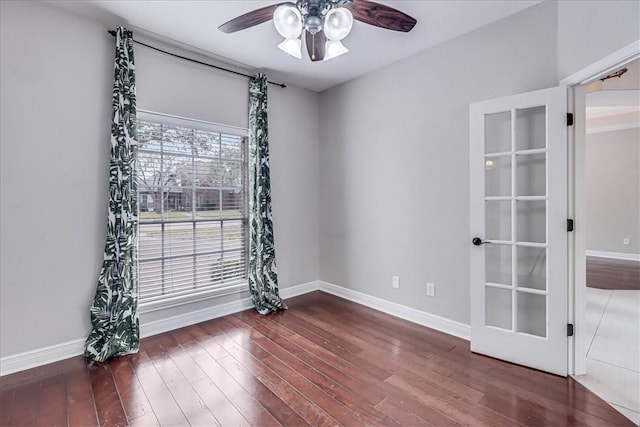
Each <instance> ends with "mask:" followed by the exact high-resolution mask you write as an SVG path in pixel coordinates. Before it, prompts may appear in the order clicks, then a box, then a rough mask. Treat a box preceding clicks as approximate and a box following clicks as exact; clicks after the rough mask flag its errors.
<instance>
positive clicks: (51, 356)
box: [0, 338, 84, 376]
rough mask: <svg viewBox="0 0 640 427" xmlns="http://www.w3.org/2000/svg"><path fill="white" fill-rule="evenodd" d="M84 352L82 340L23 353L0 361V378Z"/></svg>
mask: <svg viewBox="0 0 640 427" xmlns="http://www.w3.org/2000/svg"><path fill="white" fill-rule="evenodd" d="M83 352H84V338H81V339H77V340H73V341H68V342H65V343H62V344H56V345H50V346H48V347H42V348H38V349H36V350H31V351H25V352H24V353H18V354H14V355H11V356H5V357H3V358H1V359H0V376H2V375H8V374H13V373H14V372H18V371H24V370H25V369H30V368H35V367H37V366H42V365H46V364H48V363H53V362H58V361H60V360H64V359H68V358H70V357H73V356H77V355H79V354H82V353H83Z"/></svg>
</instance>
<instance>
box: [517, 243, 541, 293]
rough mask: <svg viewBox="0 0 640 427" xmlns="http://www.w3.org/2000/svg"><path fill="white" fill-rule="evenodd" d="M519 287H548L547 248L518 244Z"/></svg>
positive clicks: (539, 288)
mask: <svg viewBox="0 0 640 427" xmlns="http://www.w3.org/2000/svg"><path fill="white" fill-rule="evenodd" d="M516 258H517V260H518V261H517V269H518V287H519V288H530V289H538V290H541V291H544V290H546V289H547V248H538V247H530V246H516Z"/></svg>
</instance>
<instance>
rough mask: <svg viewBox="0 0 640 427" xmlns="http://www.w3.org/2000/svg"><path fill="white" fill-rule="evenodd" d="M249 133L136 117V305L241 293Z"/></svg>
mask: <svg viewBox="0 0 640 427" xmlns="http://www.w3.org/2000/svg"><path fill="white" fill-rule="evenodd" d="M246 135H247V132H246V130H242V129H235V128H227V127H223V126H219V125H214V124H211V123H205V122H200V121H196V120H188V119H179V118H174V117H170V116H165V115H160V114H152V113H141V114H139V115H138V146H139V150H138V181H137V182H138V202H139V211H140V214H139V218H140V225H139V232H138V235H139V241H138V289H139V296H140V303H141V306H142V307H143V308H144V307H145V306H155V305H161V306H164V305H169V304H171V303H180V302H183V301H192V300H197V299H198V298H206V297H209V296H211V295H215V294H224V293H230V292H236V291H238V290H240V289H244V287H245V286H246V278H247V259H248V250H247V248H248V218H247V217H248V207H247V179H246V177H247V136H246Z"/></svg>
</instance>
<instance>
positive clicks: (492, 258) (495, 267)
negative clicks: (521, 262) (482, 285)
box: [484, 244, 512, 285]
mask: <svg viewBox="0 0 640 427" xmlns="http://www.w3.org/2000/svg"><path fill="white" fill-rule="evenodd" d="M484 250H485V282H489V283H499V284H501V285H511V282H512V274H511V272H512V263H511V245H498V244H487V245H485V249H484Z"/></svg>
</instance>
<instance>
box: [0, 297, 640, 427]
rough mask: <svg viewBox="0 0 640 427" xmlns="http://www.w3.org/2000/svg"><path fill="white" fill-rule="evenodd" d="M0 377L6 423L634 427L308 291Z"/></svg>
mask: <svg viewBox="0 0 640 427" xmlns="http://www.w3.org/2000/svg"><path fill="white" fill-rule="evenodd" d="M287 304H288V305H289V310H288V311H286V312H283V313H277V314H275V315H270V316H266V317H263V316H260V315H258V314H257V313H256V312H255V311H253V310H250V311H245V312H242V313H238V314H235V315H231V316H227V317H224V318H220V319H215V320H211V321H209V322H205V323H201V324H198V325H194V326H190V327H187V328H183V329H179V330H176V331H173V332H170V333H165V334H162V335H157V336H154V337H150V338H147V339H144V340H143V341H142V346H141V347H142V348H141V351H140V353H138V354H136V355H134V356H129V357H124V358H119V359H116V360H113V361H111V362H109V363H106V364H103V365H98V366H92V367H87V366H86V365H85V364H84V361H83V359H82V358H81V357H76V358H72V359H69V360H66V361H62V362H59V363H54V364H51V365H48V366H44V367H40V368H35V369H31V370H28V371H23V372H20V373H17V374H13V375H8V376H5V377H2V378H1V379H0V393H1V395H0V402H1V411H0V424H2V425H28V426H31V425H47V426H54V425H78V426H89V425H126V424H130V425H157V424H160V425H164V426H171V425H188V424H191V425H206V426H213V425H221V426H250V425H251V426H277V425H289V426H305V425H309V426H334V425H345V426H359V425H384V426H400V425H402V426H417V425H425V426H459V425H472V426H484V425H494V426H509V427H511V426H519V425H529V426H530V425H533V426H543V425H553V426H564V425H572V426H573V425H580V426H583V425H590V426H608V425H629V426H630V425H633V424H632V423H631V422H630V421H628V420H627V419H626V418H625V417H623V416H622V415H620V414H619V413H618V412H616V411H615V410H614V409H612V408H611V407H610V406H609V405H607V403H605V402H604V401H603V400H601V399H600V398H598V397H596V396H595V395H594V394H592V393H590V392H589V391H588V390H586V389H585V388H584V387H583V386H581V385H580V384H578V383H577V382H575V381H574V380H573V379H571V378H560V377H557V376H554V375H550V374H545V373H542V372H539V371H535V370H532V369H527V368H523V367H520V366H516V365H512V364H509V363H504V362H500V361H498V360H494V359H491V358H488V357H484V356H480V355H475V354H472V353H470V351H469V343H468V342H466V341H464V340H461V339H458V338H454V337H451V336H449V335H446V334H443V333H440V332H436V331H433V330H431V329H427V328H424V327H421V326H418V325H415V324H413V323H410V322H406V321H403V320H400V319H397V318H394V317H391V316H388V315H386V314H383V313H379V312H376V311H374V310H371V309H369V308H366V307H363V306H360V305H358V304H354V303H352V302H348V301H345V300H342V299H340V298H337V297H334V296H330V295H327V294H324V293H321V292H313V293H310V294H306V295H303V296H300V297H296V298H292V299H289V300H287Z"/></svg>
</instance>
